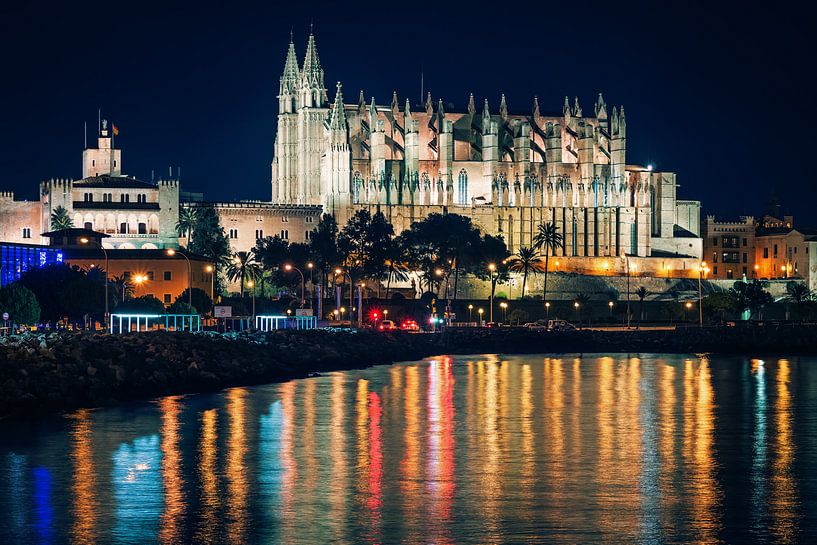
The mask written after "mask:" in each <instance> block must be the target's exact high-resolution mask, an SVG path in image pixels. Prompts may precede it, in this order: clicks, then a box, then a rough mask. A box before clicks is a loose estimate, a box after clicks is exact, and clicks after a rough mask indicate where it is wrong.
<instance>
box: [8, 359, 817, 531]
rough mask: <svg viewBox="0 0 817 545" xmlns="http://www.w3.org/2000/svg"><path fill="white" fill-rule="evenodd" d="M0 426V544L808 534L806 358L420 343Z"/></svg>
mask: <svg viewBox="0 0 817 545" xmlns="http://www.w3.org/2000/svg"><path fill="white" fill-rule="evenodd" d="M0 438H2V441H0V512H2V513H3V523H2V525H0V543H66V542H74V543H108V542H111V543H151V542H157V541H158V542H162V543H185V542H197V543H244V542H250V543H286V544H290V543H306V544H320V543H439V544H442V543H536V542H548V543H636V542H641V543H667V542H671V543H749V542H768V543H773V542H774V543H795V542H803V543H808V542H811V543H814V542H815V541H817V477H815V473H817V471H816V470H817V359H791V360H784V359H780V360H766V361H761V360H756V359H755V360H750V359H742V358H722V357H715V358H712V359H699V358H696V357H691V358H690V357H682V356H659V355H643V356H641V357H639V358H635V357H627V356H623V355H616V356H610V357H607V356H595V355H591V356H588V355H585V356H582V357H578V356H570V355H568V356H561V357H558V358H554V357H547V356H518V357H516V356H515V357H508V358H501V359H499V358H497V357H494V356H481V357H476V358H475V357H455V358H436V359H429V360H424V361H420V362H413V363H407V364H399V365H394V366H387V367H377V368H372V369H368V370H362V371H351V372H344V373H336V374H332V375H328V376H324V377H319V378H311V379H306V380H298V381H292V382H288V383H284V384H276V385H269V386H263V387H256V388H237V389H232V390H227V391H224V392H221V393H218V394H208V395H197V396H188V397H170V398H163V399H159V400H157V401H155V402H152V403H142V404H135V405H129V406H124V407H118V408H114V409H105V410H98V411H78V412H77V413H75V414H72V415H70V416H65V417H50V418H46V419H43V420H40V421H38V422H36V423H34V424H32V423H26V424H21V423H3V424H0Z"/></svg>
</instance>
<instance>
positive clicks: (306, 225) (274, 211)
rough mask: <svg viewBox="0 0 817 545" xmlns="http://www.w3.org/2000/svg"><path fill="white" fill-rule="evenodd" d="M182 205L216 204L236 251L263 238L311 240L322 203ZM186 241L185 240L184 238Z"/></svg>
mask: <svg viewBox="0 0 817 545" xmlns="http://www.w3.org/2000/svg"><path fill="white" fill-rule="evenodd" d="M183 206H186V207H190V208H196V207H202V206H213V207H214V208H215V209H216V211H217V212H218V217H219V223H220V224H221V226H222V227H223V228H224V233H225V235H227V238H228V239H229V241H230V248H231V250H232V251H233V252H242V251H243V252H246V251H249V250H252V249H253V247H255V244H256V242H257V241H258V239H260V238H264V237H271V236H276V235H277V236H279V237H281V238H282V239H283V240H286V241H288V242H290V243H292V242H308V241H309V236H310V234H311V232H312V230H313V229H315V228H316V227H317V226H318V221H319V220H320V216H321V207H320V206H313V205H277V204H271V203H265V202H216V203H205V202H189V203H184V205H183ZM182 242H183V241H182Z"/></svg>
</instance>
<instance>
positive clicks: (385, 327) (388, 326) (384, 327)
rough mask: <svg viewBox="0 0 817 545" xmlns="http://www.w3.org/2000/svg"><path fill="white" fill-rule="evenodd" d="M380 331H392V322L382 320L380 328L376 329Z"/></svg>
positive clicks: (393, 328)
mask: <svg viewBox="0 0 817 545" xmlns="http://www.w3.org/2000/svg"><path fill="white" fill-rule="evenodd" d="M377 329H379V330H380V331H394V330H395V329H396V327H395V325H394V321H393V320H383V321H382V322H380V327H378V328H377Z"/></svg>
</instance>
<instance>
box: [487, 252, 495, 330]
mask: <svg viewBox="0 0 817 545" xmlns="http://www.w3.org/2000/svg"><path fill="white" fill-rule="evenodd" d="M488 271H490V273H491V308H490V310H489V312H488V316H489V318H488V321H489V322H493V321H494V289H495V287H496V284H494V272H495V271H496V264H494V263H488Z"/></svg>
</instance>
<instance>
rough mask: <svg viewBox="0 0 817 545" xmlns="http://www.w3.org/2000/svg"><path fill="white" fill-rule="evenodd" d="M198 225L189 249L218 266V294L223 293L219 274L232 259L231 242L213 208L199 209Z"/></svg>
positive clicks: (216, 276) (216, 277) (197, 215)
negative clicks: (229, 259)
mask: <svg viewBox="0 0 817 545" xmlns="http://www.w3.org/2000/svg"><path fill="white" fill-rule="evenodd" d="M196 210H197V212H196V223H195V226H194V227H193V234H192V236H191V237H190V244H189V247H188V248H187V249H188V250H189V251H191V252H193V253H194V254H198V255H201V256H204V257H209V258H210V259H211V260H212V261H213V263H215V265H216V271H215V273H214V274H215V280H216V293H220V292H221V286H220V277H219V274H218V273H219V272H220V271H221V269H222V268H223V267H224V264H225V262H226V261H227V259H228V258H229V257H230V242H229V241H228V240H227V237H226V236H225V235H224V229H223V228H222V227H221V224H220V223H219V218H218V212H217V211H216V209H215V208H213V207H212V206H201V207H198V208H197V209H196Z"/></svg>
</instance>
